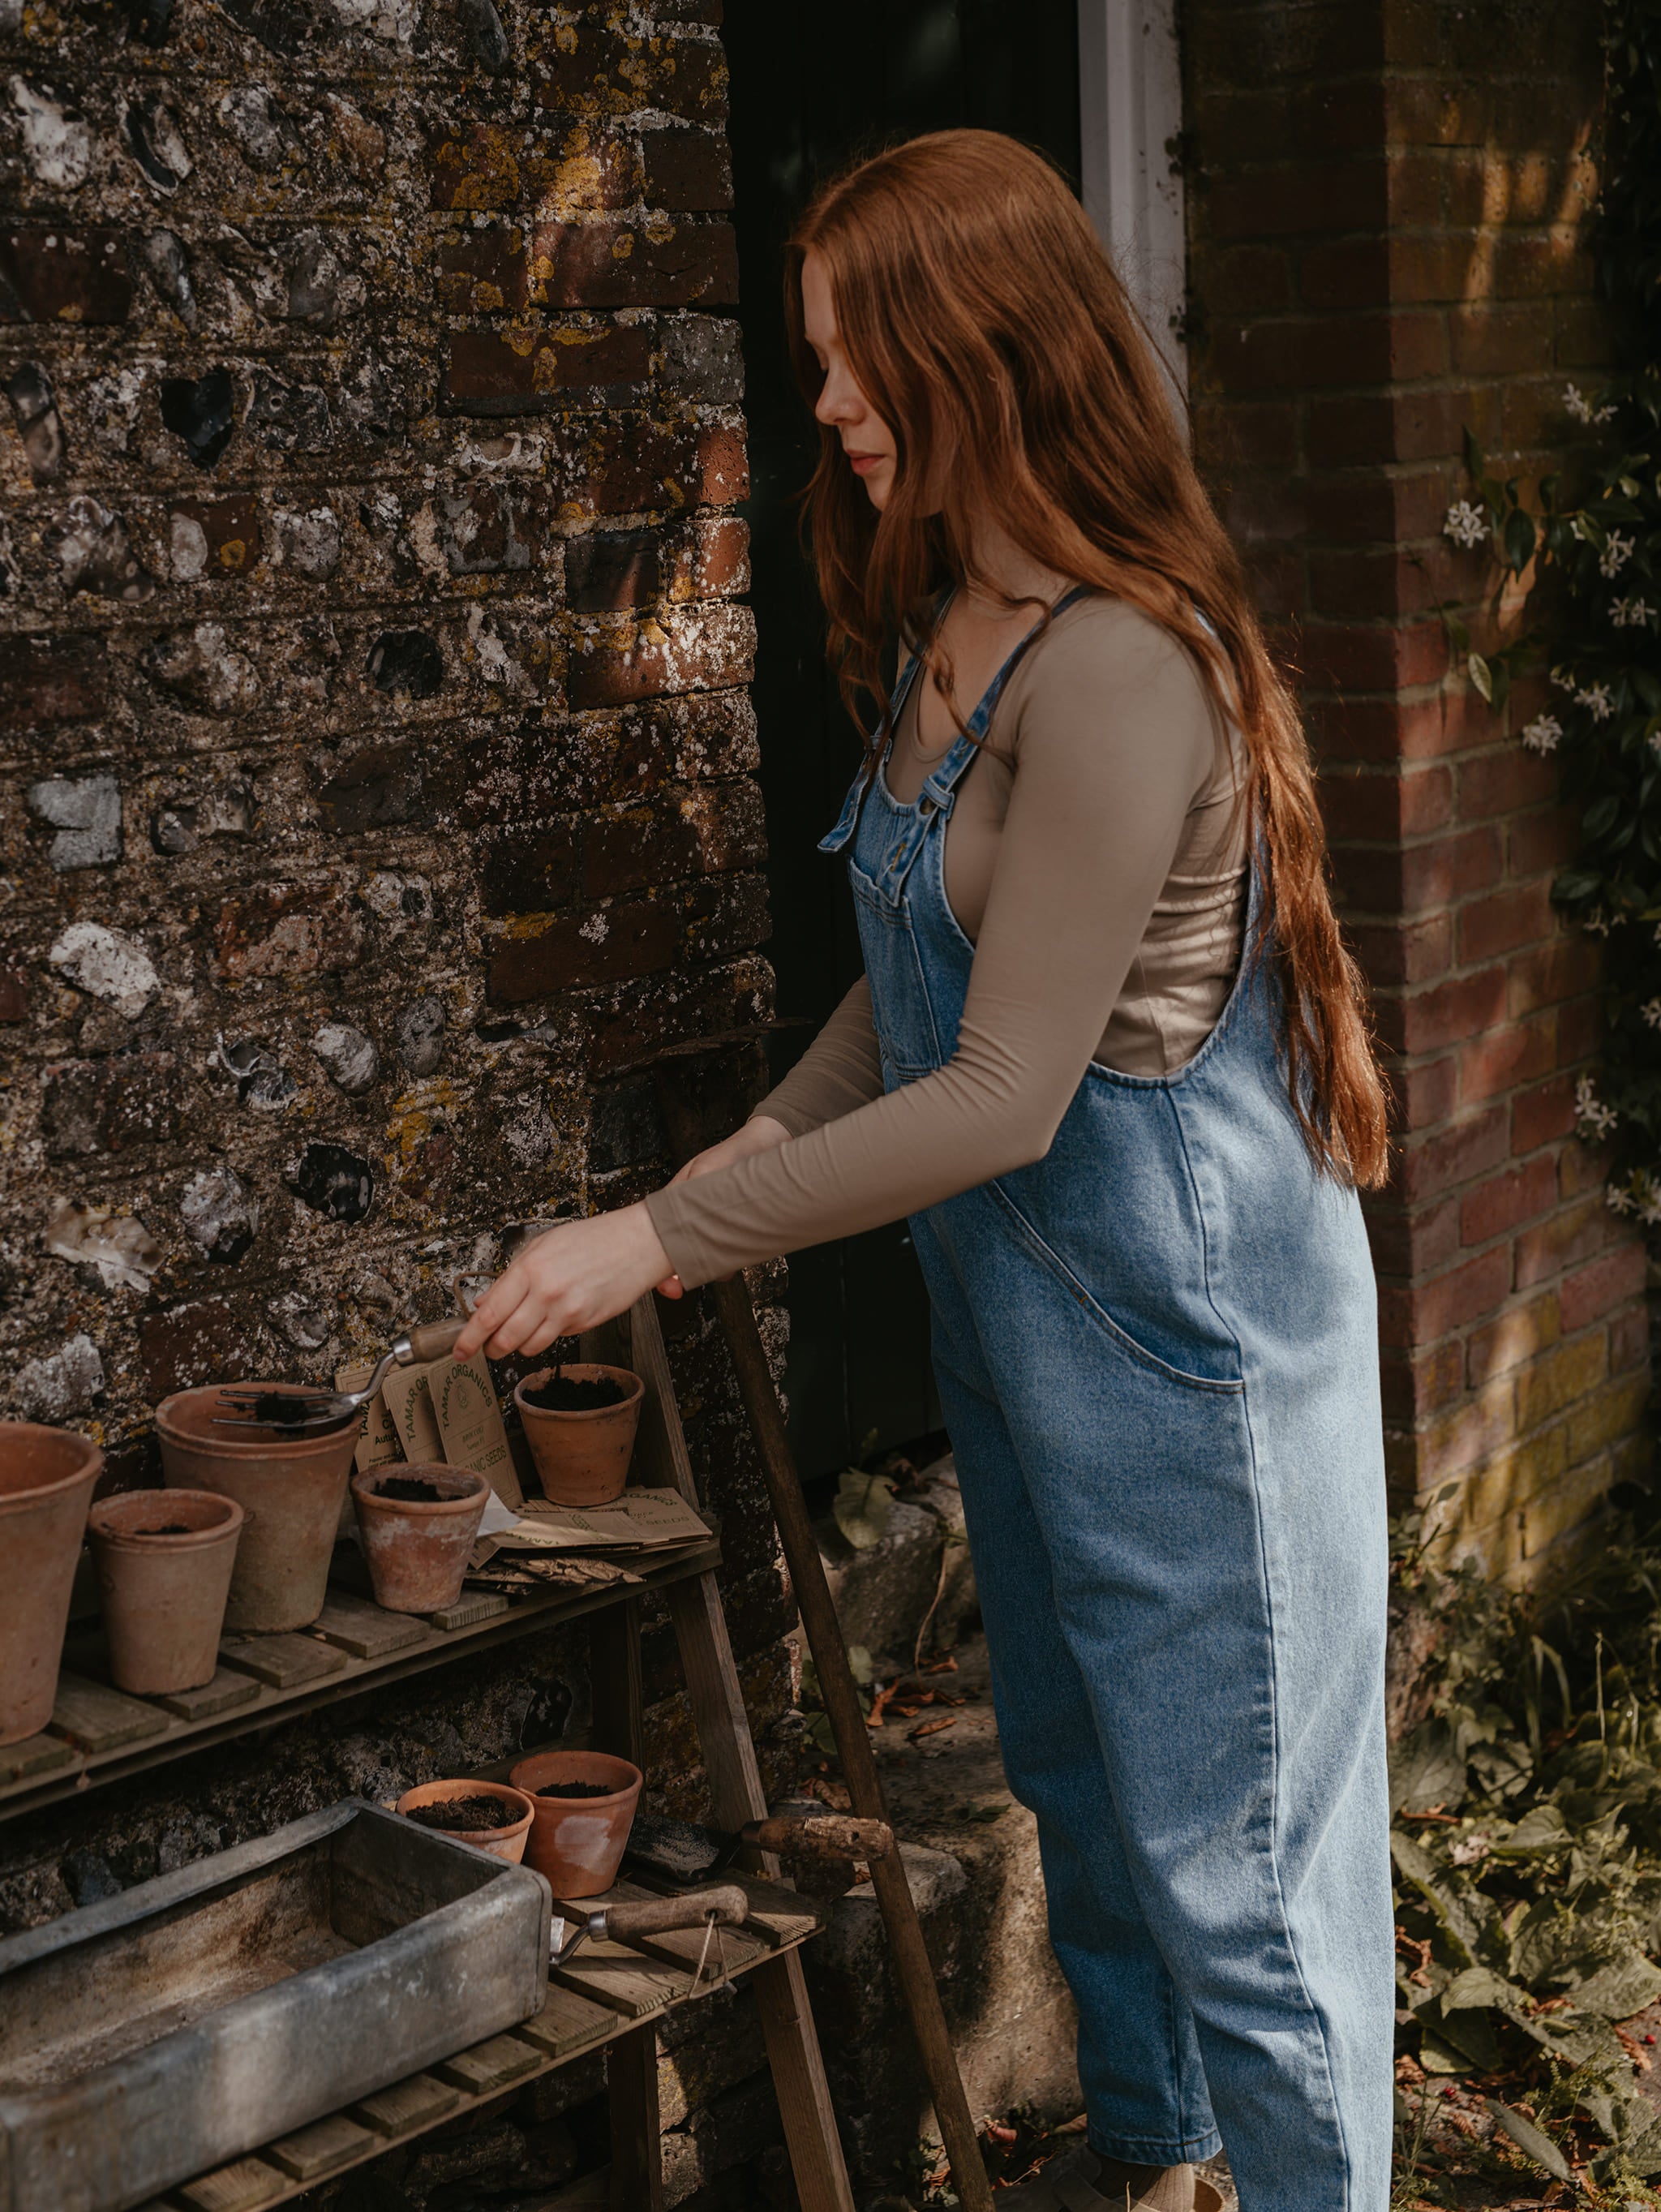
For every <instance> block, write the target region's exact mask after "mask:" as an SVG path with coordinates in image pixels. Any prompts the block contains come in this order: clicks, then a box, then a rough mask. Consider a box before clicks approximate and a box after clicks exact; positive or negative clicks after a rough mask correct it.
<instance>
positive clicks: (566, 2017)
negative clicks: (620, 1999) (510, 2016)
mask: <svg viewBox="0 0 1661 2212" xmlns="http://www.w3.org/2000/svg"><path fill="white" fill-rule="evenodd" d="M621 2027H622V2021H621V2018H620V2016H619V2015H617V2014H616V2013H615V2012H613V2011H611V2010H610V2009H609V2008H608V2007H607V2006H605V2005H598V2004H596V2003H595V2002H594V2001H593V1999H592V1998H591V1997H583V1996H578V1994H577V1992H576V1991H575V1990H567V1989H561V1986H560V1984H558V1983H557V1982H555V1983H551V1984H549V1991H548V2002H547V2003H546V2004H544V2005H543V2008H542V2010H541V2011H540V2012H539V2013H538V2014H537V2015H536V2018H535V2019H534V2020H522V2021H520V2022H519V2024H518V2027H516V2028H515V2029H514V2030H513V2033H514V2034H515V2035H518V2036H523V2037H524V2040H525V2041H526V2042H527V2043H533V2044H535V2045H536V2048H537V2050H538V2051H542V2052H543V2055H544V2056H545V2057H549V2058H552V2059H554V2060H555V2061H556V2062H559V2061H561V2060H564V2059H567V2058H574V2057H576V2055H577V2053H578V2052H579V2051H590V2050H592V2049H593V2047H594V2046H595V2045H597V2044H600V2043H604V2042H606V2041H607V2040H609V2038H610V2037H612V2036H614V2035H616V2034H618V2033H620V2032H621Z"/></svg>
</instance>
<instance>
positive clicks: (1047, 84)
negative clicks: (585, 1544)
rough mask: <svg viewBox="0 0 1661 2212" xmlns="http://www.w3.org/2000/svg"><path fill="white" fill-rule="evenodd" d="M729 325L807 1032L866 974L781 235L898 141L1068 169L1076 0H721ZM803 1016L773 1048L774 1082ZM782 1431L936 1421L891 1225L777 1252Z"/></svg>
mask: <svg viewBox="0 0 1661 2212" xmlns="http://www.w3.org/2000/svg"><path fill="white" fill-rule="evenodd" d="M721 35H722V39H723V40H724V44H725V47H726V52H727V58H728V62H729V64H730V68H731V72H732V121H731V138H732V154H733V169H734V181H735V187H736V197H737V228H738V259H739V293H740V299H741V301H742V305H741V307H740V309H739V319H740V321H741V323H742V325H743V336H744V356H745V369H746V381H747V386H748V390H747V398H746V403H745V404H746V411H747V414H748V416H749V450H750V471H751V477H752V483H753V491H752V495H751V499H750V501H749V508H748V513H749V523H750V528H751V531H752V533H753V541H752V558H753V563H754V568H755V587H754V591H753V593H752V597H753V599H754V603H755V613H756V621H757V624H758V627H759V631H760V648H759V653H758V656H757V662H756V680H755V706H756V713H757V715H758V718H759V720H760V725H761V784H762V789H763V791H764V793H765V795H766V799H767V833H768V839H769V842H770V846H771V851H772V858H771V862H770V866H769V877H770V884H771V890H772V898H773V945H772V954H773V960H774V963H775V964H776V966H777V969H778V972H779V1010H780V1012H782V1013H785V1014H790V1015H802V1016H806V1017H808V1018H809V1020H810V1021H811V1023H812V1024H814V1026H815V1027H816V1026H817V1024H819V1023H820V1022H821V1021H822V1020H823V1019H824V1018H825V1016H826V1015H827V1014H828V1013H829V1012H830V1011H831V1009H832V1007H833V1006H834V1005H835V1004H836V1002H837V1000H838V999H839V998H840V996H841V995H842V994H843V992H844V991H846V988H847V987H848V986H849V984H850V983H852V981H854V979H855V978H856V977H857V976H858V973H859V951H858V942H857V939H856V938H855V934H854V926H853V914H852V903H851V902H850V900H849V897H848V893H847V890H846V884H845V883H844V880H843V877H842V872H841V868H840V865H839V864H838V863H836V862H834V861H831V860H825V859H823V858H821V855H820V854H818V853H817V852H816V851H815V845H816V844H817V842H818V840H819V838H820V837H821V836H822V835H823V834H824V832H825V830H826V829H827V828H828V827H829V826H830V824H831V823H832V822H834V820H835V818H836V816H837V814H838V812H839V811H840V807H841V804H842V799H843V795H844V793H846V789H847V786H848V782H849V779H850V778H851V777H852V774H853V771H854V769H855V767H856V765H857V763H858V756H859V747H858V738H857V737H856V735H855V732H854V731H853V730H852V726H850V724H849V723H848V721H847V720H846V716H845V715H844V714H843V711H842V708H841V705H840V701H839V700H838V698H837V697H836V695H835V690H834V686H833V685H832V684H831V683H830V681H829V679H828V678H827V674H826V671H825V665H824V652H823V627H822V621H821V614H820V609H819V603H818V599H817V597H816V595H815V591H814V587H813V580H812V577H811V575H810V574H809V570H808V568H807V564H806V562H804V560H803V556H802V553H801V550H800V546H799V543H798V538H797V521H796V511H795V508H794V506H793V504H792V502H793V500H794V496H795V494H796V493H797V490H798V489H799V488H800V487H801V485H802V484H803V483H805V482H806V481H807V477H808V475H809V471H810V470H811V468H812V465H813V459H814V453H815V445H814V439H813V434H812V426H811V424H810V422H809V419H808V416H807V413H806V410H805V409H804V408H803V404H802V400H801V398H800V395H799V394H798V392H797V389H796V386H795V381H794V379H793V377H792V375H791V368H790V363H789V360H788V357H787V356H786V353H785V343H784V326H783V319H782V316H781V314H780V311H779V272H780V268H781V258H782V249H783V246H784V242H785V238H786V237H787V235H788V234H789V232H790V228H791V224H792V223H793V222H794V221H795V219H796V216H797V214H798V213H799V212H800V210H801V209H802V207H803V204H805V202H806V201H807V199H808V198H809V196H810V195H811V193H812V191H813V190H814V188H815V185H817V184H818V183H820V182H821V180H822V179H824V178H826V177H827V176H829V175H832V174H834V173H835V171H836V170H838V169H840V168H841V167H843V166H844V165H845V164H846V163H847V162H848V161H852V160H855V159H857V158H858V156H859V155H863V154H866V153H870V152H875V151H876V149H878V148H879V147H881V146H883V145H885V144H887V143H889V142H890V141H891V140H893V139H895V138H901V137H912V136H914V135H915V134H916V133H918V132H919V131H937V130H944V129H948V128H952V127H955V126H964V125H967V126H973V127H975V128H979V129H983V130H991V131H1009V132H1010V133H1011V134H1012V135H1013V136H1014V137H1018V138H1022V139H1025V140H1026V141H1027V142H1028V143H1029V144H1032V145H1034V146H1037V147H1039V148H1040V149H1042V150H1043V151H1044V152H1046V154H1048V155H1050V156H1051V158H1052V160H1054V161H1057V162H1058V163H1059V164H1060V165H1061V167H1063V168H1064V169H1065V171H1066V173H1067V174H1068V176H1069V177H1070V178H1071V179H1074V181H1075V183H1076V179H1077V177H1078V168H1079V105H1078V49H1077V17H1076V0H1022V4H1020V5H1016V4H1013V0H832V4H824V0H821V3H820V4H817V5H808V4H805V0H726V9H725V15H724V21H723V25H722V33H721ZM812 1034H813V1031H812V1029H803V1030H794V1031H786V1032H785V1034H784V1035H783V1036H781V1037H779V1039H777V1040H776V1041H775V1045H774V1061H773V1070H774V1076H775V1079H777V1078H778V1077H779V1076H780V1075H782V1074H783V1073H785V1070H786V1068H787V1067H789V1066H790V1065H791V1062H792V1061H793V1060H795V1059H796V1058H797V1057H798V1056H799V1054H801V1052H802V1051H803V1049H804V1048H805V1045H806V1042H807V1041H808V1039H809V1037H810V1036H812ZM790 1308H791V1354H790V1369H789V1390H790V1401H791V1430H792V1433H793V1437H794V1442H795V1446H796V1449H797V1455H798V1456H799V1458H800V1461H801V1464H802V1468H803V1472H804V1474H820V1473H822V1472H824V1471H826V1470H827V1469H829V1468H834V1467H839V1466H842V1465H845V1464H846V1462H848V1461H849V1460H850V1459H852V1458H854V1457H857V1456H859V1455H863V1453H864V1451H865V1450H866V1449H868V1448H875V1449H887V1448H888V1446H890V1445H894V1444H896V1443H902V1442H904V1441H905V1440H906V1439H908V1438H911V1437H918V1436H920V1435H922V1434H924V1432H925V1431H929V1430H931V1429H935V1428H937V1427H938V1426H939V1424H940V1412H939V1407H938V1406H937V1403H936V1401H935V1395H934V1385H933V1380H932V1376H931V1373H930V1367H929V1343H928V1303H927V1299H926V1297H925V1296H924V1290H923V1285H922V1280H921V1278H920V1276H919V1274H918V1269H917V1263H916V1261H915V1258H914V1256H913V1255H912V1249H911V1242H910V1239H909V1237H908V1236H907V1234H906V1226H905V1224H904V1223H903V1222H900V1223H896V1224H895V1225H894V1226H893V1227H891V1228H887V1229H881V1230H876V1231H872V1232H871V1233H870V1235H868V1236H863V1237H849V1238H847V1239H846V1240H845V1241H844V1242H842V1243H840V1244H835V1245H828V1246H823V1247H821V1248H820V1249H816V1250H814V1251H810V1252H803V1253H798V1254H797V1255H796V1257H795V1258H794V1259H793V1260H792V1261H791V1291H790Z"/></svg>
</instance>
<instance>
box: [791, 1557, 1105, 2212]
mask: <svg viewBox="0 0 1661 2212" xmlns="http://www.w3.org/2000/svg"><path fill="white" fill-rule="evenodd" d="M937 1571H938V1568H937ZM954 1656H955V1658H956V1660H957V1671H956V1672H955V1674H941V1675H938V1676H932V1677H931V1678H930V1679H931V1681H932V1682H934V1683H935V1684H937V1686H938V1687H939V1689H940V1690H941V1691H942V1692H944V1694H946V1695H948V1696H951V1697H954V1698H956V1697H961V1698H963V1699H965V1700H966V1701H965V1702H964V1703H963V1704H962V1705H952V1706H940V1707H935V1706H928V1707H925V1708H924V1710H923V1711H922V1712H921V1713H919V1714H918V1716H916V1717H914V1718H912V1719H909V1720H906V1719H894V1718H891V1719H889V1720H888V1723H886V1724H885V1725H884V1726H883V1727H882V1729H879V1730H877V1731H876V1732H875V1733H876V1751H877V1759H878V1764H879V1767H880V1770H881V1772H882V1786H883V1790H884V1793H885V1795H886V1796H887V1798H888V1809H889V1813H890V1814H891V1816H892V1818H893V1820H894V1827H895V1830H896V1832H897V1833H898V1834H899V1836H900V1848H901V1851H902V1854H903V1857H904V1860H905V1865H906V1874H907V1876H908V1878H909V1880H910V1882H911V1887H912V1895H913V1897H914V1898H915V1899H916V1900H917V1906H918V1917H919V1918H920V1919H921V1921H922V1923H923V1931H924V1938H925V1940H926V1941H927V1943H928V1946H929V1954H930V1957H931V1959H932V1960H933V1962H934V1966H935V1970H936V1972H937V1976H938V1978H939V1980H940V1986H941V1995H942V1997H943V2001H944V2003H945V2007H946V2014H947V2018H948V2021H949V2023H950V2026H951V2030H952V2036H953V2040H954V2042H955V2045H956V2047H957V2053H958V2063H959V2065H960V2066H961V2069H962V2072H963V2078H964V2087H965V2088H966V2090H967V2093H968V2099H969V2107H970V2110H971V2111H972V2112H973V2114H974V2115H975V2118H977V2119H980V2118H985V2117H998V2116H1001V2115H1003V2114H1004V2113H1007V2112H1009V2111H1010V2110H1011V2109H1012V2108H1013V2107H1015V2106H1018V2105H1019V2106H1026V2107H1028V2108H1029V2109H1030V2110H1031V2111H1033V2112H1034V2113H1035V2114H1037V2115H1038V2116H1040V2117H1041V2118H1043V2119H1045V2120H1046V2121H1049V2122H1052V2123H1058V2122H1060V2121H1063V2120H1066V2119H1070V2118H1072V2116H1073V2115H1074V2114H1075V2113H1076V2112H1077V2111H1078V2110H1079V2089H1078V2076H1077V2071H1076V2063H1075V2057H1074V2013H1073V2006H1072V2000H1071V1998H1070V1996H1069V1994H1068V1991H1067V1988H1066V1985H1065V1984H1064V1982H1063V1980H1062V1978H1061V1972H1060V1969H1059V1968H1058V1966H1057V1965H1056V1962H1055V1958H1054V1954H1052V1951H1051V1949H1050V1944H1049V1938H1048V1936H1047V1934H1046V1927H1045V1915H1044V1884H1043V1878H1042V1875H1041V1874H1040V1869H1039V1861H1038V1834H1037V1824H1036V1822H1035V1821H1034V1818H1033V1816H1032V1814H1030V1813H1028V1811H1027V1810H1026V1809H1025V1808H1023V1807H1021V1806H1019V1805H1017V1804H1016V1803H1015V1801H1014V1799H1013V1798H1012V1797H1011V1796H1010V1795H1009V1788H1008V1785H1007V1784H1006V1783H1005V1781H1004V1779H1003V1763H1002V1761H1001V1759H999V1756H998V1749H997V1724H996V1722H995V1721H994V1719H993V1717H992V1710H991V1689H990V1680H989V1674H988V1668H987V1663H986V1647H985V1638H984V1637H981V1636H979V1635H978V1634H977V1635H972V1636H969V1637H967V1638H965V1639H964V1640H963V1641H961V1643H960V1644H958V1646H957V1649H956V1651H955V1655H954ZM948 1716H949V1717H950V1718H951V1721H952V1725H951V1727H950V1728H949V1729H939V1730H937V1732H936V1733H934V1734H931V1735H921V1736H918V1738H917V1740H916V1741H910V1740H909V1738H910V1735H911V1732H912V1730H913V1729H918V1728H920V1727H922V1726H924V1724H925V1723H927V1721H928V1720H930V1719H931V1718H934V1719H940V1718H945V1717H948ZM803 1964H804V1966H805V1967H806V1970H807V1975H808V1982H809V1988H810V1990H811V1991H812V1994H813V2000H814V2009H815V2015H816V2016H817V2018H818V2019H819V2020H820V2021H821V2022H823V2021H835V2022H836V2024H837V2029H836V2033H835V2034H834V2036H827V2037H826V2039H825V2043H826V2063H827V2067H828V2068H829V2070H830V2074H831V2086H832V2093H833V2095H834V2100H835V2103H836V2108H837V2112H838V2115H839V2117H840V2119H841V2121H842V2123H843V2130H844V2136H845V2139H846V2142H847V2144H848V2148H849V2152H850V2157H851V2160H852V2165H853V2167H854V2170H855V2173H856V2177H857V2186H858V2190H859V2191H862V2192H863V2194H862V2195H861V2197H860V2201H861V2202H864V2201H865V2200H866V2198H868V2197H870V2196H871V2195H872V2194H874V2193H879V2192H880V2191H881V2190H882V2189H883V2188H884V2187H888V2188H891V2187H892V2186H893V2184H894V2173H895V2169H896V2167H897V2166H902V2165H903V2164H904V2161H905V2160H906V2159H907V2158H908V2157H909V2156H910V2155H911V2154H912V2152H913V2151H914V2150H915V2148H916V2146H917V2144H918V2141H919V2140H920V2139H921V2138H923V2137H924V2136H931V2135H934V2133H935V2131H934V2128H933V2121H932V2117H931V2113H930V2109H929V2100H928V2094H927V2091H926V2089H925V2087H924V2083H923V2080H922V2075H921V2072H920V2069H918V2064H917V2060H916V2057H915V2051H914V2046H913V2045H912V2039H911V2034H910V2032H909V2029H908V2028H907V2027H906V2022H905V2015H904V2013H903V2011H902V2009H901V2007H900V2000H899V1995H898V1991H897V1990H896V1988H895V1986H894V1977H893V1973H892V1971H891V1968H890V1965H889V1960H888V1944H887V1942H886V1939H885V1937H884V1935H883V1931H882V1916H881V1913H880V1911H879V1910H878V1907H877V1904H876V1893H875V1891H874V1890H873V1889H872V1888H871V1887H870V1884H869V1883H864V1884H862V1885H861V1886H860V1887H858V1888H856V1889H852V1890H850V1891H849V1892H848V1893H846V1895H845V1896H843V1897H840V1898H839V1899H837V1900H836V1901H835V1903H834V1905H833V1906H832V1907H831V1914H830V1924H829V1926H828V1927H827V1929H826V1931H825V1933H824V1934H823V1935H822V1936H820V1937H819V1938H818V1939H817V1941H816V1942H812V1943H810V1944H809V1946H808V1947H807V1949H806V1951H805V1952H804V1953H803ZM935 2139H936V2140H937V2139H938V2138H937V2136H936V2138H935Z"/></svg>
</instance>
